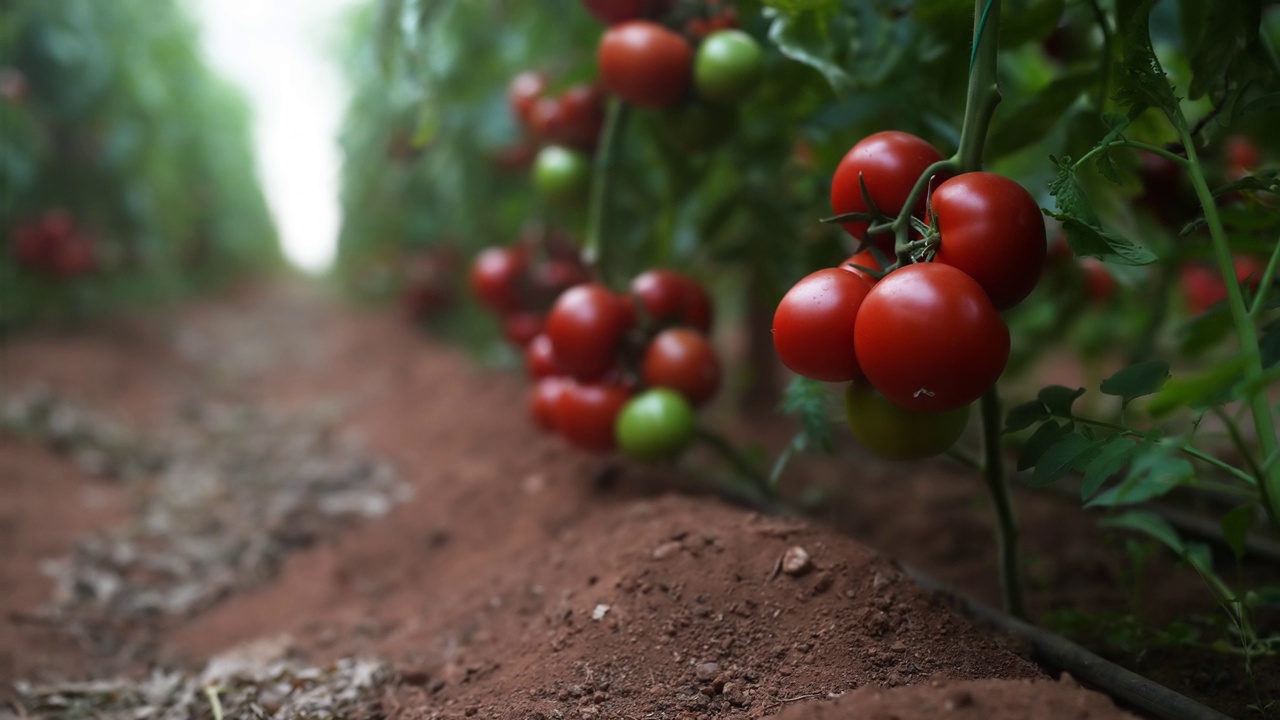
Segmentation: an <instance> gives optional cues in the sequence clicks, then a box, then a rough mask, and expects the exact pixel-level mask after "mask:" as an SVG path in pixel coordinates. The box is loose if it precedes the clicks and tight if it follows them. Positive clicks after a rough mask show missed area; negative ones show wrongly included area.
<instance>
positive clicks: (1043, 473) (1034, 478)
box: [1031, 432, 1095, 487]
mask: <svg viewBox="0 0 1280 720" xmlns="http://www.w3.org/2000/svg"><path fill="white" fill-rule="evenodd" d="M1094 450H1095V446H1094V444H1093V441H1091V440H1090V439H1089V438H1087V437H1085V436H1083V435H1081V434H1080V433H1074V432H1073V433H1068V434H1067V435H1064V436H1062V437H1060V438H1058V440H1057V442H1055V443H1054V444H1053V445H1051V446H1049V448H1048V449H1047V450H1045V451H1044V453H1043V454H1041V455H1040V458H1039V460H1037V461H1036V469H1035V470H1034V471H1033V472H1032V473H1031V486H1032V487H1042V486H1044V485H1048V484H1049V483H1052V482H1053V481H1055V480H1057V479H1058V478H1060V477H1062V476H1063V475H1066V474H1067V473H1068V472H1070V471H1071V469H1072V468H1074V467H1076V466H1077V463H1083V462H1084V461H1083V460H1082V458H1084V457H1085V456H1087V455H1088V454H1089V453H1090V452H1092V451H1094Z"/></svg>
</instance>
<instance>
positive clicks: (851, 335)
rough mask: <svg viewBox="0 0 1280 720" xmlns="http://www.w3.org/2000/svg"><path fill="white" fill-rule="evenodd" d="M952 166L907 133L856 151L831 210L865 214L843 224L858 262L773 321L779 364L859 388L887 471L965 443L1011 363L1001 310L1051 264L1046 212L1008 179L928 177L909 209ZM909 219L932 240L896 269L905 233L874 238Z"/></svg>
mask: <svg viewBox="0 0 1280 720" xmlns="http://www.w3.org/2000/svg"><path fill="white" fill-rule="evenodd" d="M942 159H943V156H942V153H941V152H939V151H938V150H937V149H936V148H934V147H933V146H932V145H930V144H929V143H928V142H926V141H924V140H922V139H920V138H918V137H915V136H914V135H910V134H908V133H902V132H882V133H877V134H875V135H872V136H870V137H868V138H865V139H864V140H862V141H861V142H859V143H858V144H856V145H854V146H853V148H852V149H850V151H849V152H848V153H847V154H846V155H845V157H844V158H843V160H842V161H841V162H840V165H839V166H838V167H837V169H836V172H835V176H834V178H833V181H832V190H831V202H832V207H833V208H834V209H835V211H836V212H837V213H839V214H846V213H862V214H863V217H862V218H858V219H856V220H852V221H850V222H847V223H845V224H844V227H845V230H846V231H848V232H849V233H850V234H851V235H853V236H854V237H855V238H856V239H857V240H858V241H859V244H860V246H861V249H860V251H859V252H858V253H857V254H855V255H853V256H852V257H850V258H849V259H848V260H846V261H844V263H842V264H841V265H840V266H838V267H834V268H827V269H823V270H818V271H817V272H814V273H812V274H810V275H809V276H807V277H805V278H803V279H802V280H800V281H799V282H798V283H796V285H795V286H793V287H792V288H791V290H789V291H788V292H787V294H786V295H785V296H784V297H783V299H782V301H781V302H780V303H779V305H778V308H777V310H776V312H775V314H774V320H773V333H774V336H773V337H774V346H775V348H776V349H777V351H778V355H779V357H780V358H781V359H782V362H783V363H784V364H785V365H786V366H787V367H788V368H790V369H791V370H793V371H795V372H796V373H798V374H800V375H804V376H806V377H810V378H813V379H816V380H821V381H825V382H848V383H850V387H849V390H848V392H847V393H846V409H847V410H848V414H849V425H850V428H851V430H852V431H853V433H854V435H855V436H856V437H858V438H859V440H861V441H862V442H863V443H864V444H865V445H867V446H868V447H869V448H870V449H872V450H873V451H876V452H879V453H880V454H882V455H884V456H885V457H889V458H895V459H902V458H908V457H923V456H928V455H934V454H937V453H940V452H943V451H944V450H946V449H947V448H948V447H949V446H950V445H951V444H952V443H954V442H955V440H956V438H957V437H959V434H960V432H961V431H962V430H963V429H964V422H965V419H966V418H967V417H968V414H967V413H968V410H967V408H968V406H969V404H970V403H972V402H973V401H974V400H977V399H978V398H979V397H981V396H982V394H983V393H985V392H986V391H987V390H988V389H989V388H991V386H992V385H994V384H995V382H996V380H997V379H998V378H999V377H1000V374H1001V373H1002V372H1003V371H1004V367H1005V364H1006V363H1007V362H1008V358H1009V349H1010V340H1009V329H1008V327H1007V326H1006V325H1005V323H1004V320H1003V319H1002V318H1001V317H1000V311H1002V310H1005V309H1008V308H1011V307H1013V306H1014V305H1017V304H1018V303H1019V302H1021V301H1022V300H1023V299H1025V298H1026V297H1027V295H1028V294H1030V292H1031V291H1032V289H1034V287H1035V285H1036V283H1037V282H1038V280H1039V278H1040V274H1041V272H1042V269H1043V266H1044V262H1045V253H1046V249H1047V242H1046V238H1045V225H1044V220H1043V217H1042V216H1041V213H1040V208H1039V205H1038V203H1037V202H1036V201H1035V199H1034V198H1033V197H1032V196H1031V194H1030V193H1028V192H1027V191H1026V190H1025V189H1024V188H1022V187H1021V186H1020V185H1018V184H1017V183H1015V182H1013V181H1012V180H1009V179H1008V178H1005V177H1002V176H1000V175H995V174H992V173H985V172H971V173H964V174H961V175H957V176H955V177H950V178H944V177H942V176H941V175H940V176H939V177H937V178H929V179H928V182H929V185H930V191H929V192H928V193H922V195H921V199H922V201H921V202H919V203H914V204H913V207H910V208H907V207H906V206H907V204H908V202H909V201H910V195H911V191H912V189H913V187H914V186H915V185H916V183H917V181H919V180H920V179H921V178H922V176H923V174H924V173H925V171H926V170H927V169H928V168H929V167H930V166H931V165H934V164H935V163H938V162H940V161H941V160H942ZM939 180H941V182H938V181H939ZM925 199H927V202H924V200H925ZM904 212H908V213H911V214H912V215H913V216H915V217H916V218H917V219H918V220H919V221H920V222H919V223H918V224H917V228H918V229H923V230H927V232H926V233H925V235H924V237H923V238H920V239H919V240H917V241H916V242H914V243H913V247H912V249H911V250H909V251H906V252H904V254H903V262H901V263H899V262H898V261H897V256H896V255H895V254H893V253H894V251H895V250H896V249H897V248H895V233H893V232H892V231H886V232H884V233H883V234H879V235H873V236H869V235H868V231H869V230H870V229H871V228H872V227H877V226H878V227H886V228H887V227H888V225H889V223H890V221H892V220H893V219H895V218H896V217H897V216H898V215H899V214H900V213H904ZM885 270H888V272H884V271H885Z"/></svg>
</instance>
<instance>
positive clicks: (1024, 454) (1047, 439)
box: [1018, 420, 1074, 470]
mask: <svg viewBox="0 0 1280 720" xmlns="http://www.w3.org/2000/svg"><path fill="white" fill-rule="evenodd" d="M1073 426H1074V423H1069V422H1064V423H1060V422H1058V421H1056V420H1050V421H1049V422H1047V423H1045V424H1043V425H1041V426H1040V427H1038V428H1036V431H1035V432H1033V433H1031V437H1029V438H1027V442H1026V444H1025V445H1023V446H1022V451H1021V452H1019V453H1018V469H1019V470H1026V469H1027V468H1030V467H1034V466H1035V464H1036V463H1037V462H1039V461H1040V456H1041V455H1043V454H1044V452H1045V450H1048V449H1049V447H1050V446H1051V445H1053V444H1054V443H1056V442H1057V441H1058V438H1061V437H1062V436H1063V435H1066V434H1067V433H1069V432H1071V429H1072V427H1073Z"/></svg>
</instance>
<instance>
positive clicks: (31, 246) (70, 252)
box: [12, 210, 98, 278]
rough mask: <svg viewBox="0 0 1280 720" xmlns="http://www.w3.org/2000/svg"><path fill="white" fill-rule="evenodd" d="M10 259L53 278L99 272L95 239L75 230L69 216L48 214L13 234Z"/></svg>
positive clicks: (73, 276) (84, 231)
mask: <svg viewBox="0 0 1280 720" xmlns="http://www.w3.org/2000/svg"><path fill="white" fill-rule="evenodd" d="M12 242H13V258H14V260H15V261H16V262H17V263H18V265H20V266H22V267H25V268H29V269H31V270H34V271H36V272H39V273H42V274H45V275H49V276H52V277H56V278H75V277H80V276H83V275H88V274H90V273H92V272H94V271H95V270H97V269H98V252H97V245H96V243H95V242H94V237H93V235H92V234H90V233H89V232H88V231H87V230H86V229H84V228H82V227H77V225H76V223H75V221H74V220H73V219H72V218H71V216H70V215H69V214H67V213H66V212H64V211H61V210H50V211H48V212H46V213H44V215H42V216H41V217H40V218H39V219H37V220H33V221H29V222H25V223H22V224H20V225H18V226H17V227H15V228H14V230H13V238H12Z"/></svg>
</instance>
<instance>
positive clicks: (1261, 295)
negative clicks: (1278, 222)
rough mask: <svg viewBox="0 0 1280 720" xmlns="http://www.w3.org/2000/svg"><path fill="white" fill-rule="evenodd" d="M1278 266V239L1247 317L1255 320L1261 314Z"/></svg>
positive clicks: (1279, 249)
mask: <svg viewBox="0 0 1280 720" xmlns="http://www.w3.org/2000/svg"><path fill="white" fill-rule="evenodd" d="M1278 265H1280V239H1277V240H1276V245H1275V247H1274V248H1272V249H1271V259H1270V260H1268V261H1267V269H1266V270H1263V271H1262V279H1261V280H1259V281H1258V295H1257V296H1256V297H1255V298H1254V299H1253V307H1251V308H1249V315H1250V316H1251V317H1253V318H1254V319H1255V320H1256V319H1257V317H1258V316H1259V315H1261V314H1262V308H1264V307H1266V302H1267V295H1268V291H1269V290H1271V283H1272V282H1273V281H1274V280H1275V277H1276V268H1277V266H1278Z"/></svg>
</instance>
